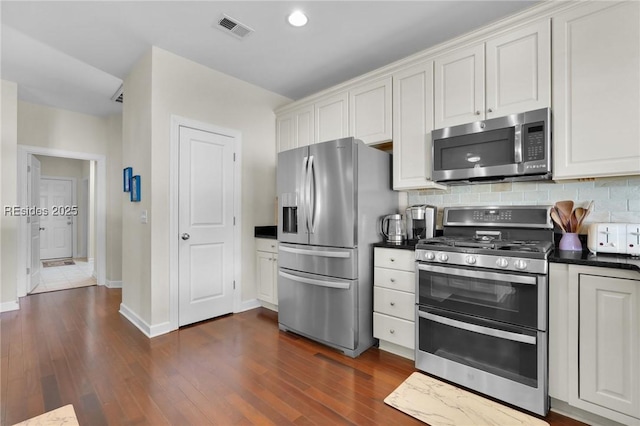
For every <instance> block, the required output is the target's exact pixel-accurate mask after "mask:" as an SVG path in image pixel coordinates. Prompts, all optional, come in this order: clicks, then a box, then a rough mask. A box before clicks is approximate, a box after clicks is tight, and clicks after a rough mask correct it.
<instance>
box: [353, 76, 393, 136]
mask: <svg viewBox="0 0 640 426" xmlns="http://www.w3.org/2000/svg"><path fill="white" fill-rule="evenodd" d="M391 116H392V114H391V77H390V76H389V77H385V78H382V79H379V80H375V81H373V82H368V83H366V84H363V85H361V86H358V87H354V88H353V89H351V90H350V91H349V126H350V128H351V135H353V136H354V137H355V138H356V139H360V140H362V141H363V142H364V143H366V144H375V143H380V142H387V141H390V140H391V137H392V135H391V120H392V117H391Z"/></svg>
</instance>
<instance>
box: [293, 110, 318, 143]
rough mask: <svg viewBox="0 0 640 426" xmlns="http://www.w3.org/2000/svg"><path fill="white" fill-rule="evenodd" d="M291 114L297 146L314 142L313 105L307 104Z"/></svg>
mask: <svg viewBox="0 0 640 426" xmlns="http://www.w3.org/2000/svg"><path fill="white" fill-rule="evenodd" d="M293 114H294V115H293V117H294V123H295V130H294V131H295V138H296V141H297V146H307V145H311V144H312V143H314V139H313V131H314V128H313V105H307V106H304V107H302V108H300V109H297V110H296V111H295V112H294V113H293Z"/></svg>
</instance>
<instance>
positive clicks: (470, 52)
mask: <svg viewBox="0 0 640 426" xmlns="http://www.w3.org/2000/svg"><path fill="white" fill-rule="evenodd" d="M483 111H484V45H477V46H473V47H470V48H465V49H460V50H456V51H454V52H452V53H450V54H448V55H444V56H441V57H439V58H437V59H436V60H435V128H436V129H439V128H441V127H449V126H455V125H457V124H464V123H470V122H472V121H476V120H480V119H481V117H480V115H481V114H482V113H483Z"/></svg>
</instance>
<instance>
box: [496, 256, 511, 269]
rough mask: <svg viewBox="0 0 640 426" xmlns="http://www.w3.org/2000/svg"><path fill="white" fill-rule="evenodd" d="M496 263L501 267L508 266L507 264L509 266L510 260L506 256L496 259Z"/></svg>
mask: <svg viewBox="0 0 640 426" xmlns="http://www.w3.org/2000/svg"><path fill="white" fill-rule="evenodd" d="M496 265H498V266H499V267H501V268H506V267H507V266H509V261H508V260H507V259H505V258H504V257H501V258H499V259H498V260H496Z"/></svg>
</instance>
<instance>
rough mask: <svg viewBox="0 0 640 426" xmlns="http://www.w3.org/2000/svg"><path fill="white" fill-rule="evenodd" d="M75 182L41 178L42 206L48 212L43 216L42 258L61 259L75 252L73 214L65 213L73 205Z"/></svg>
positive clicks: (41, 223) (41, 221)
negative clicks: (67, 214)
mask: <svg viewBox="0 0 640 426" xmlns="http://www.w3.org/2000/svg"><path fill="white" fill-rule="evenodd" d="M72 191H73V183H72V182H71V181H70V180H65V179H40V206H41V207H43V208H46V209H47V211H48V214H46V215H43V216H41V218H40V227H41V228H44V229H43V230H42V234H41V235H40V237H41V238H40V258H41V259H61V258H69V257H71V256H72V254H73V245H72V231H73V228H72V225H73V219H72V217H71V216H66V215H65V213H69V211H67V210H68V209H67V208H68V207H69V206H71V205H72V200H73V197H72Z"/></svg>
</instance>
